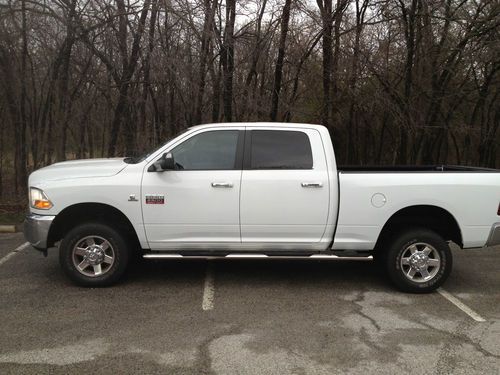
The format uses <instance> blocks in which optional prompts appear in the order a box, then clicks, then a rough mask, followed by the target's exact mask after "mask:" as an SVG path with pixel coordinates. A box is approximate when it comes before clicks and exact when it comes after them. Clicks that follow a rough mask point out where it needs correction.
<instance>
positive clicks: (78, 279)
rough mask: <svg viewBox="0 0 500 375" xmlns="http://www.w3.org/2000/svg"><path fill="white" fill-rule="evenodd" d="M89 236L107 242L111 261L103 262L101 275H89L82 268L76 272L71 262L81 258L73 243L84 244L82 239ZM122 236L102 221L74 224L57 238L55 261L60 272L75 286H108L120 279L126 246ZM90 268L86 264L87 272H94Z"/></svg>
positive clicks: (127, 252) (128, 255) (127, 246)
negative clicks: (58, 242) (59, 241)
mask: <svg viewBox="0 0 500 375" xmlns="http://www.w3.org/2000/svg"><path fill="white" fill-rule="evenodd" d="M92 236H95V237H96V239H97V238H99V239H104V240H105V241H108V243H109V244H108V250H107V251H111V252H112V258H110V259H113V261H112V263H111V262H109V263H111V264H108V263H106V266H108V267H107V268H106V269H105V271H102V272H103V273H102V275H94V276H89V275H86V274H83V273H82V272H85V271H82V272H81V271H79V270H78V268H77V266H76V264H75V263H77V262H78V260H80V259H83V257H82V258H78V257H80V255H75V251H76V250H75V248H76V246H77V245H79V244H82V243H85V244H86V242H82V241H83V240H84V239H85V238H87V237H92ZM126 238H127V237H126V236H123V235H122V234H121V233H120V232H118V231H117V230H116V229H114V228H112V227H110V226H109V225H106V224H101V223H85V224H81V225H78V226H76V227H75V228H73V229H72V230H70V231H69V232H68V233H67V234H66V236H65V237H64V239H63V240H62V241H61V245H60V247H59V263H60V265H61V267H62V269H63V271H64V273H65V274H66V275H67V276H68V277H69V278H70V279H71V281H73V282H74V283H75V284H77V285H80V286H85V287H103V286H109V285H112V284H114V283H116V282H117V281H118V280H119V279H120V277H121V276H122V275H123V273H124V272H125V270H126V269H127V265H128V263H129V259H130V248H129V244H128V242H127V240H126ZM95 243H97V242H95ZM109 249H111V250H109ZM74 259H76V260H74ZM102 264H103V266H104V265H105V263H102ZM91 268H92V269H94V268H93V266H92V265H89V266H87V270H88V271H86V272H87V273H94V272H93V271H92V269H91Z"/></svg>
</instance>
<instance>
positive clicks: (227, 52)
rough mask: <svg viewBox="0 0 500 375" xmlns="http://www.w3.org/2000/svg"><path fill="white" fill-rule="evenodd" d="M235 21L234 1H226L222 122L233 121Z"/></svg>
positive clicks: (221, 55) (222, 53)
mask: <svg viewBox="0 0 500 375" xmlns="http://www.w3.org/2000/svg"><path fill="white" fill-rule="evenodd" d="M235 19H236V0H226V26H225V28H224V40H223V42H222V48H221V54H220V58H221V61H222V72H223V74H222V86H223V87H222V90H223V92H222V100H223V106H224V121H226V122H231V121H232V119H233V74H234V22H235Z"/></svg>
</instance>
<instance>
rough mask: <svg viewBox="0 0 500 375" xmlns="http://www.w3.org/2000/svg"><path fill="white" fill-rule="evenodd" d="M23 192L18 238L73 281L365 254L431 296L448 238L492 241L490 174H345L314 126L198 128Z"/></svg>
mask: <svg viewBox="0 0 500 375" xmlns="http://www.w3.org/2000/svg"><path fill="white" fill-rule="evenodd" d="M29 191H30V213H29V215H28V216H27V218H26V221H25V235H26V238H27V239H28V241H29V242H30V243H31V244H32V245H33V246H34V247H35V248H37V249H39V250H42V251H44V252H46V251H47V249H48V248H51V247H54V246H56V245H58V247H59V259H60V264H61V266H62V269H63V270H64V272H65V273H66V274H67V276H68V277H69V278H70V279H71V280H72V281H73V282H75V283H77V284H79V285H84V286H105V285H110V284H112V283H114V282H116V281H117V280H118V279H119V278H120V277H121V276H122V275H123V273H124V271H125V269H126V267H127V264H128V263H129V260H130V259H131V258H132V256H133V255H134V254H137V253H138V252H139V254H140V255H141V256H143V257H145V258H168V257H171V256H183V257H189V256H211V257H212V256H215V257H218V256H220V257H225V256H229V255H234V254H238V255H242V254H246V255H254V256H255V255H257V254H260V255H264V256H276V257H279V256H294V257H320V256H361V257H369V256H373V258H374V259H375V261H376V262H378V263H379V264H380V265H381V266H382V267H383V269H384V270H385V273H386V274H387V275H388V276H389V277H390V279H391V280H392V281H393V282H394V284H395V285H396V286H397V287H398V288H399V289H401V290H403V291H408V292H429V291H432V290H434V289H436V288H438V287H439V286H440V285H441V284H443V282H444V281H445V280H446V278H447V277H448V275H449V274H450V272H451V268H452V253H451V251H450V248H449V242H454V243H456V244H457V245H459V246H460V247H461V248H463V249H471V248H480V247H485V246H494V245H498V244H500V171H499V170H493V169H480V168H470V167H454V166H430V167H345V168H342V167H339V166H337V165H336V161H335V153H334V149H333V145H332V141H331V139H330V135H329V133H328V130H327V129H326V128H325V127H323V126H319V125H310V124H290V123H227V124H209V125H200V126H195V127H192V128H189V129H188V130H186V131H185V132H183V133H182V134H180V135H178V136H176V137H174V138H173V139H171V140H169V141H168V142H166V143H165V144H164V145H162V146H161V147H159V148H158V149H157V150H155V151H153V152H151V153H149V154H146V155H144V156H142V157H136V158H131V157H129V158H115V159H90V160H76V161H66V162H61V163H56V164H53V165H51V166H48V167H45V168H42V169H39V170H37V171H35V172H33V173H32V174H31V175H30V177H29ZM471 256H474V253H473V252H471Z"/></svg>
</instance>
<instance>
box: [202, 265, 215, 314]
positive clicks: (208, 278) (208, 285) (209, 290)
mask: <svg viewBox="0 0 500 375" xmlns="http://www.w3.org/2000/svg"><path fill="white" fill-rule="evenodd" d="M214 294H215V286H214V269H213V263H212V262H208V264H207V273H206V274H205V284H204V286H203V301H202V302H201V308H202V309H203V310H205V311H207V310H212V309H213V308H214Z"/></svg>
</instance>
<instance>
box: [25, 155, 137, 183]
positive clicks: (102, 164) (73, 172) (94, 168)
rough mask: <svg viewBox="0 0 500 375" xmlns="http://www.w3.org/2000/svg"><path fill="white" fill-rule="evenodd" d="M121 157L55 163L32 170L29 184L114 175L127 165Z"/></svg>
mask: <svg viewBox="0 0 500 375" xmlns="http://www.w3.org/2000/svg"><path fill="white" fill-rule="evenodd" d="M123 159H124V158H114V159H82V160H71V161H64V162H60V163H55V164H52V165H49V166H48V167H45V168H41V169H38V170H36V171H35V172H33V173H32V174H31V175H30V185H31V186H33V185H34V184H35V183H37V182H39V183H43V182H44V181H54V180H67V179H71V178H85V177H109V176H114V175H116V174H118V173H119V172H121V171H122V170H123V169H124V168H125V167H126V166H127V165H128V164H127V163H125V162H124V161H123Z"/></svg>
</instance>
